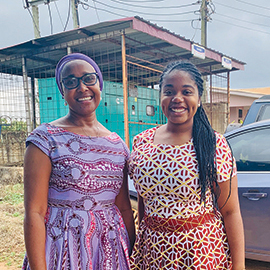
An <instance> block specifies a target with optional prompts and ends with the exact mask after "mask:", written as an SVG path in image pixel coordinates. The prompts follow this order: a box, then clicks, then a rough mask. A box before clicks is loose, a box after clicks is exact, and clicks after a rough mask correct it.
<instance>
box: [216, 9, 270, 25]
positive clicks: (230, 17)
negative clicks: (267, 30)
mask: <svg viewBox="0 0 270 270" xmlns="http://www.w3.org/2000/svg"><path fill="white" fill-rule="evenodd" d="M215 14H217V15H219V16H222V17H226V18H229V19H233V20H237V21H241V22H246V23H250V24H254V25H259V26H265V27H270V25H269V24H268V25H266V24H260V23H255V22H251V21H247V20H242V19H239V18H235V17H232V16H228V15H224V14H220V13H218V12H216V13H215Z"/></svg>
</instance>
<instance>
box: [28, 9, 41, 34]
mask: <svg viewBox="0 0 270 270" xmlns="http://www.w3.org/2000/svg"><path fill="white" fill-rule="evenodd" d="M24 8H26V9H27V11H28V12H29V14H30V17H31V18H32V21H33V24H34V27H35V28H36V30H37V31H38V34H39V36H41V34H40V31H39V28H38V26H37V24H36V21H35V20H34V17H33V15H32V13H31V11H30V10H29V7H24Z"/></svg>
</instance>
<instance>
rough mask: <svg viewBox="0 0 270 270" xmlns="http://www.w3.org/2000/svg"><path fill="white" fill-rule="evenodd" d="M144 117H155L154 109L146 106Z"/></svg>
mask: <svg viewBox="0 0 270 270" xmlns="http://www.w3.org/2000/svg"><path fill="white" fill-rule="evenodd" d="M146 115H148V116H154V115H155V107H154V106H152V105H147V106H146Z"/></svg>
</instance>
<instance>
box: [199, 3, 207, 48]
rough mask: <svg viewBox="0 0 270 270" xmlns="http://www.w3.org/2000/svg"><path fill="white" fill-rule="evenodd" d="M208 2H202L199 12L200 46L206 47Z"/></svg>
mask: <svg viewBox="0 0 270 270" xmlns="http://www.w3.org/2000/svg"><path fill="white" fill-rule="evenodd" d="M208 4H209V0H202V4H201V8H200V12H201V45H202V46H204V47H206V46H207V21H208V8H207V5H208Z"/></svg>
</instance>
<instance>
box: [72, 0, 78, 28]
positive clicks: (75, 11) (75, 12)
mask: <svg viewBox="0 0 270 270" xmlns="http://www.w3.org/2000/svg"><path fill="white" fill-rule="evenodd" d="M78 5H79V0H72V1H71V7H72V18H73V28H74V29H75V28H79V27H80V23H79V13H78Z"/></svg>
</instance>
